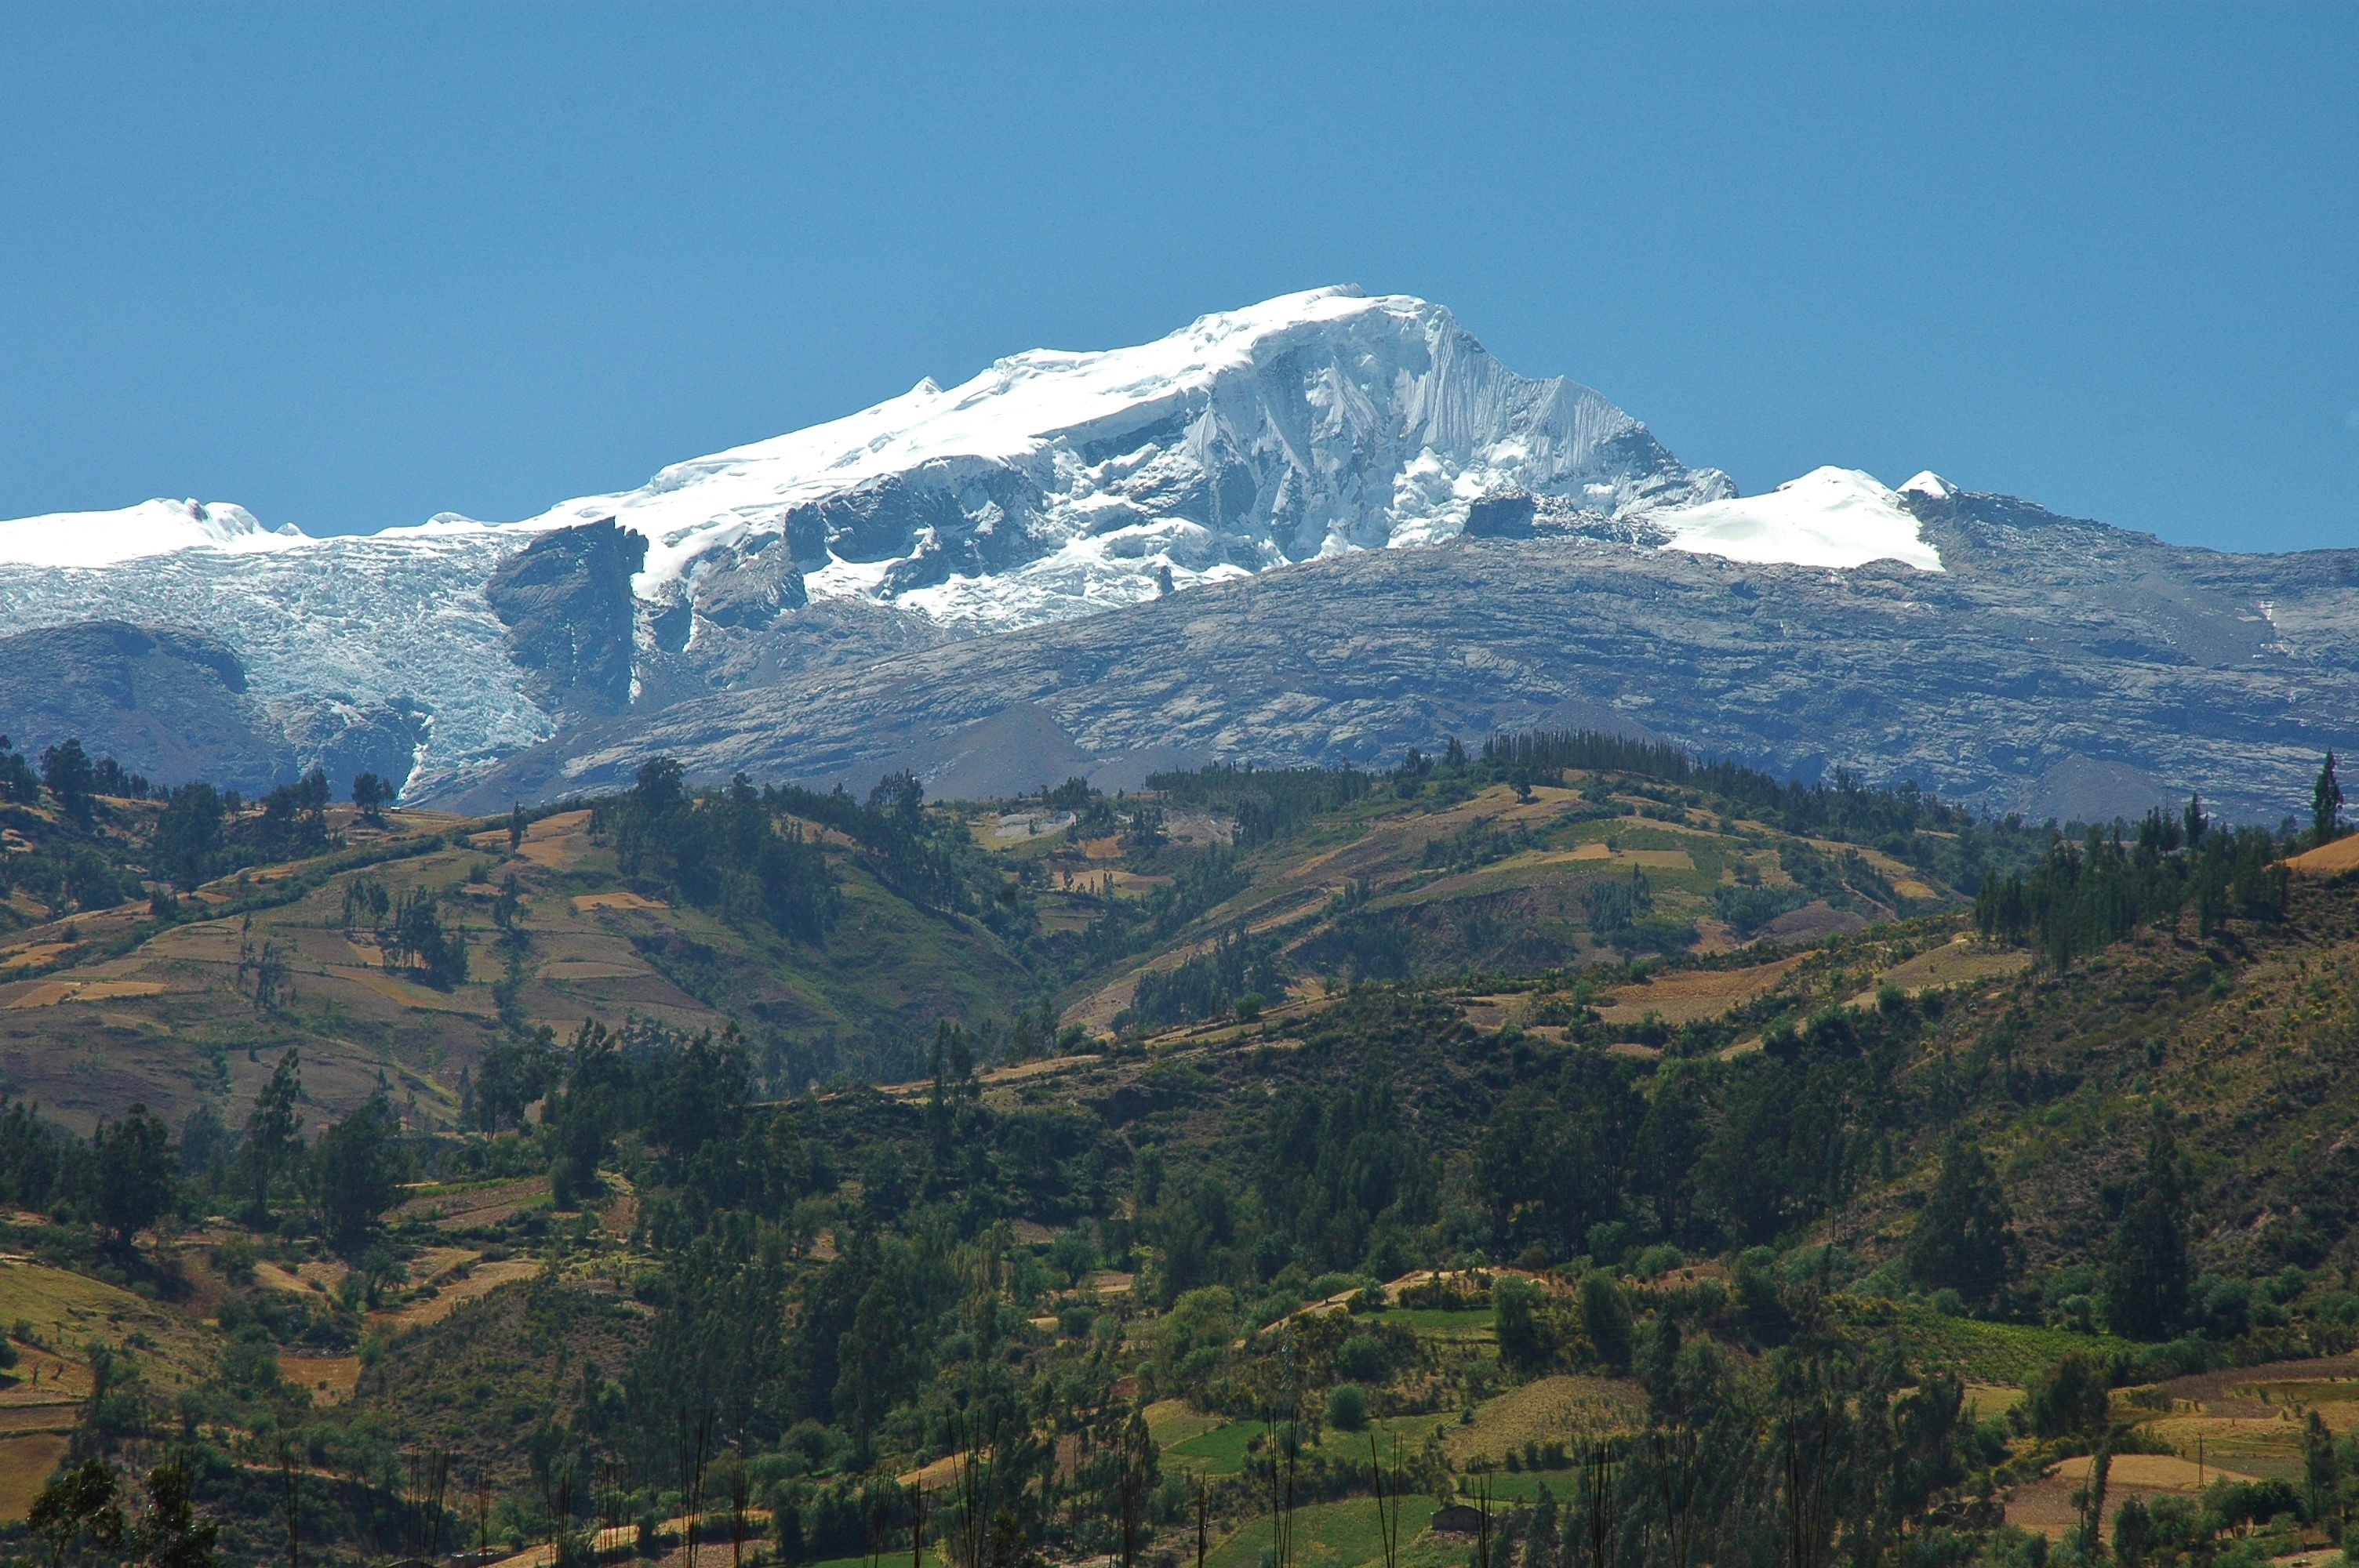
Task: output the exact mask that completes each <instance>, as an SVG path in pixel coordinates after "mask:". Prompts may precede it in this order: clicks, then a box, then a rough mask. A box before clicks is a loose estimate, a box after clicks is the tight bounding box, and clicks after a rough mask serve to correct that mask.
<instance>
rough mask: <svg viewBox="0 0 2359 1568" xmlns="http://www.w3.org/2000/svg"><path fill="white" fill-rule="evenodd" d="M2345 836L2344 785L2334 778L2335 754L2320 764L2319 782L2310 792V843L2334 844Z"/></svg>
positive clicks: (2331, 754)
mask: <svg viewBox="0 0 2359 1568" xmlns="http://www.w3.org/2000/svg"><path fill="white" fill-rule="evenodd" d="M2342 836H2343V785H2342V784H2341V782H2340V781H2338V780H2337V779H2336V778H2335V776H2334V753H2333V752H2327V753H2326V761H2325V762H2321V763H2320V764H2319V768H2318V782H2317V784H2313V785H2312V786H2311V787H2310V843H2311V844H2312V845H2319V844H2332V843H2333V842H2334V840H2336V839H2337V838H2341V837H2342Z"/></svg>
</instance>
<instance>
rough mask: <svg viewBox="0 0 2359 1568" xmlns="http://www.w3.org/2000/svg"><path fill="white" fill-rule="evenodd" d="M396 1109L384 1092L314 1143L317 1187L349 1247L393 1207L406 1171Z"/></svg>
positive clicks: (331, 1223) (327, 1218)
mask: <svg viewBox="0 0 2359 1568" xmlns="http://www.w3.org/2000/svg"><path fill="white" fill-rule="evenodd" d="M399 1132H400V1129H399V1127H398V1126H397V1124H396V1122H395V1120H394V1115H393V1108H392V1107H391V1106H390V1105H388V1104H386V1098H385V1096H384V1094H383V1093H382V1092H380V1093H378V1094H375V1095H373V1096H371V1097H370V1098H369V1099H368V1101H367V1103H366V1104H364V1105H363V1106H362V1107H361V1108H359V1109H358V1110H355V1111H353V1113H352V1114H351V1115H349V1116H347V1117H345V1118H344V1119H342V1120H341V1121H338V1122H335V1123H334V1124H332V1126H330V1127H329V1128H328V1130H326V1131H324V1132H322V1133H321V1134H320V1137H319V1141H317V1142H316V1143H314V1144H313V1145H312V1146H311V1182H312V1190H313V1191H314V1192H315V1193H316V1194H317V1195H318V1198H319V1206H320V1218H321V1221H322V1222H323V1223H324V1224H325V1225H326V1226H327V1227H328V1233H329V1234H330V1235H331V1236H332V1237H333V1238H335V1239H336V1240H337V1241H338V1242H340V1243H342V1245H345V1246H347V1247H349V1246H352V1245H353V1244H354V1243H356V1242H358V1241H359V1240H360V1239H361V1238H363V1237H364V1236H365V1235H366V1234H367V1233H368V1231H369V1229H370V1227H372V1226H374V1225H375V1223H376V1217H377V1216H379V1215H381V1214H383V1213H384V1212H385V1211H386V1209H388V1208H391V1207H392V1206H393V1205H394V1200H395V1199H396V1198H397V1196H399V1195H400V1186H401V1179H402V1176H403V1174H404V1172H403V1161H402V1158H401V1152H400V1149H399V1145H398V1143H397V1137H398V1135H399Z"/></svg>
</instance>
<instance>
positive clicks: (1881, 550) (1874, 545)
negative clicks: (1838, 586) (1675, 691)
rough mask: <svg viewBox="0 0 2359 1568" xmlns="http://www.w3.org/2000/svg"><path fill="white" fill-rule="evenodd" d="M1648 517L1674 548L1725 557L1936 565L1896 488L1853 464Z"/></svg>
mask: <svg viewBox="0 0 2359 1568" xmlns="http://www.w3.org/2000/svg"><path fill="white" fill-rule="evenodd" d="M1911 482H1912V483H1913V482H1914V481H1911ZM1648 520H1649V521H1650V522H1653V523H1655V524H1658V525H1659V526H1660V527H1662V528H1663V529H1665V530H1666V531H1668V532H1669V535H1670V538H1669V546H1670V547H1671V548H1673V549H1679V550H1692V551H1694V552H1696V553H1697V554H1699V555H1712V556H1723V557H1727V558H1728V559H1730V560H1737V561H1759V562H1764V563H1767V562H1785V563H1788V564H1789V565H1793V566H1804V567H1859V566H1865V565H1866V564H1867V563H1868V562H1870V561H1880V560H1894V561H1899V562H1902V563H1903V564H1905V565H1908V566H1912V567H1915V568H1918V569H1919V570H1920V571H1929V572H1937V571H1940V570H1941V569H1942V567H1941V555H1940V551H1939V550H1937V549H1935V548H1934V547H1933V546H1932V545H1931V544H1930V542H1928V541H1927V540H1926V539H1925V537H1924V535H1923V531H1922V529H1921V527H1920V525H1919V523H1918V521H1917V518H1916V516H1915V514H1912V513H1911V512H1909V510H1908V507H1907V505H1905V504H1904V503H1902V501H1901V499H1900V496H1899V493H1898V492H1896V491H1891V490H1886V488H1885V487H1884V485H1883V484H1882V483H1881V482H1879V481H1877V480H1876V478H1875V475H1874V474H1871V473H1866V472H1864V471H1862V470H1859V469H1843V468H1835V467H1832V466H1829V467H1825V468H1817V469H1812V470H1810V472H1809V473H1806V474H1804V475H1802V477H1801V478H1799V479H1789V480H1788V481H1786V482H1785V483H1783V484H1781V485H1779V486H1778V487H1777V489H1776V490H1773V491H1771V492H1769V493H1768V494H1767V495H1747V496H1740V497H1733V498H1730V499H1727V500H1722V501H1712V502H1708V503H1704V504H1702V505H1700V506H1688V507H1681V508H1679V509H1677V510H1673V511H1666V512H1658V513H1656V514H1653V515H1652V516H1651V517H1650V518H1649V519H1648Z"/></svg>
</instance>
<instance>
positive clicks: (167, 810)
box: [155, 783, 225, 892]
mask: <svg viewBox="0 0 2359 1568" xmlns="http://www.w3.org/2000/svg"><path fill="white" fill-rule="evenodd" d="M224 814H225V813H224V808H223V805H222V797H221V792H220V791H219V790H216V789H214V788H213V786H212V785H211V784H203V783H198V784H182V785H180V786H179V788H177V789H175V790H173V791H172V793H171V794H170V795H168V796H167V797H166V799H165V802H164V809H163V812H162V813H161V815H159V816H158V817H157V819H156V851H155V852H156V862H157V866H158V870H161V871H165V872H166V873H167V874H168V875H169V876H170V877H171V879H172V881H174V882H175V883H177V884H178V885H179V887H180V889H181V890H182V891H183V892H185V891H187V890H188V889H190V888H193V887H195V886H196V885H197V884H198V883H199V882H201V881H205V880H206V879H207V878H209V877H211V876H213V875H214V874H215V868H216V866H217V865H218V863H219V861H218V857H219V855H220V852H221V848H222V820H223V816H224Z"/></svg>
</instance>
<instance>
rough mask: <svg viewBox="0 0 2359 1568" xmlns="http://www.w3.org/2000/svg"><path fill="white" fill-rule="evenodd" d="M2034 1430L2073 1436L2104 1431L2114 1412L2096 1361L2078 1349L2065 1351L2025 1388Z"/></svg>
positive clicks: (2042, 1433)
mask: <svg viewBox="0 0 2359 1568" xmlns="http://www.w3.org/2000/svg"><path fill="white" fill-rule="evenodd" d="M2023 1402H2024V1407H2025V1409H2026V1411H2027V1412H2028V1413H2029V1415H2030V1418H2031V1430H2032V1432H2033V1433H2036V1434H2037V1435H2038V1436H2040V1437H2071V1436H2075V1435H2078V1434H2080V1433H2090V1432H2100V1431H2103V1430H2104V1425H2105V1422H2106V1420H2107V1419H2108V1417H2110V1416H2111V1414H2112V1412H2113V1400H2112V1399H2111V1397H2110V1396H2108V1395H2107V1394H2106V1392H2105V1379H2104V1374H2103V1373H2101V1372H2100V1371H2099V1370H2098V1369H2097V1364H2096V1363H2095V1362H2093V1361H2092V1360H2091V1359H2089V1357H2086V1356H2084V1355H2082V1353H2081V1352H2079V1351H2078V1350H2072V1351H2068V1352H2066V1353H2065V1354H2064V1355H2063V1356H2062V1357H2060V1358H2059V1359H2058V1360H2057V1362H2056V1365H2054V1366H2053V1367H2050V1368H2049V1369H2048V1371H2047V1372H2046V1373H2045V1374H2044V1375H2043V1376H2040V1377H2038V1378H2035V1379H2032V1381H2031V1385H2030V1386H2029V1387H2028V1388H2027V1389H2025V1390H2023Z"/></svg>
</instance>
